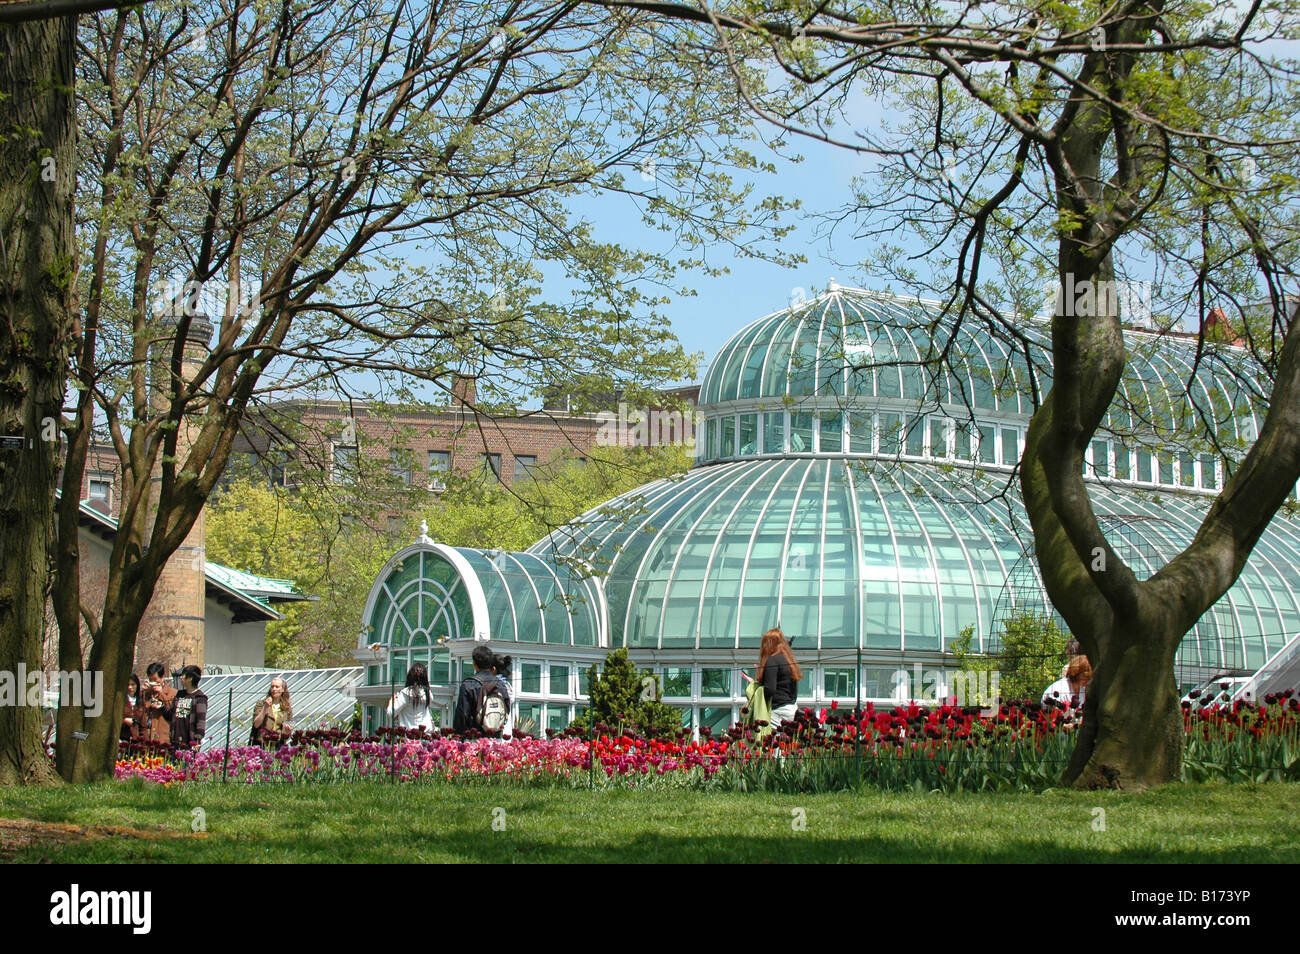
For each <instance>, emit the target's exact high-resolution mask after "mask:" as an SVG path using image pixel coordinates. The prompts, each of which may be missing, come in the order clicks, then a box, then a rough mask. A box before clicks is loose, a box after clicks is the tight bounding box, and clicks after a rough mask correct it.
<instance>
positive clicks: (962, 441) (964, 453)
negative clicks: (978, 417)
mask: <svg viewBox="0 0 1300 954" xmlns="http://www.w3.org/2000/svg"><path fill="white" fill-rule="evenodd" d="M953 436H954V443H955V444H956V450H955V454H956V457H957V459H958V460H970V459H971V453H972V448H971V425H970V422H969V421H961V422H959V423H957V424H956V426H955V427H954V428H953Z"/></svg>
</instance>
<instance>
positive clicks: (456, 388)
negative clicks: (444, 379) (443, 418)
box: [451, 373, 477, 407]
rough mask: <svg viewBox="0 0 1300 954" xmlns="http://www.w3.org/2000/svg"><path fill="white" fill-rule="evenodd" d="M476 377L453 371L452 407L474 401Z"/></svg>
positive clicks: (469, 403) (470, 403) (463, 405)
mask: <svg viewBox="0 0 1300 954" xmlns="http://www.w3.org/2000/svg"><path fill="white" fill-rule="evenodd" d="M476 380H477V379H476V378H475V377H474V376H473V375H468V374H460V373H453V374H452V376H451V404H452V407H466V406H468V405H472V404H473V403H474V398H475V394H476V390H477V387H476V384H475V382H476Z"/></svg>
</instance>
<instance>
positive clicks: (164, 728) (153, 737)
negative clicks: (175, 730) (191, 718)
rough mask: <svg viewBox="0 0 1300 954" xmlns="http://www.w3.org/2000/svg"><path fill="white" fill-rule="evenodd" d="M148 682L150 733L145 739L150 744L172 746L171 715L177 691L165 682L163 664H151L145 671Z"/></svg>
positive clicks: (146, 707) (146, 697)
mask: <svg viewBox="0 0 1300 954" xmlns="http://www.w3.org/2000/svg"><path fill="white" fill-rule="evenodd" d="M145 675H146V676H147V677H148V681H147V682H146V683H145V684H144V698H145V709H146V710H147V711H148V713H149V731H148V732H147V733H145V734H144V736H143V738H144V739H145V740H146V741H149V742H159V743H161V744H162V745H171V742H172V723H171V717H170V715H169V713H170V712H171V707H172V702H174V701H175V699H176V690H175V689H173V688H172V687H171V686H169V685H167V683H165V682H163V666H162V663H156V662H155V663H150V664H149V668H148V669H146V670H145Z"/></svg>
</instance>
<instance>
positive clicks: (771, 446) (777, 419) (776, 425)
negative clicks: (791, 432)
mask: <svg viewBox="0 0 1300 954" xmlns="http://www.w3.org/2000/svg"><path fill="white" fill-rule="evenodd" d="M763 453H764V454H784V453H785V412H784V411H768V412H767V413H766V414H764V415H763Z"/></svg>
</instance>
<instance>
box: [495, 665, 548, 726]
mask: <svg viewBox="0 0 1300 954" xmlns="http://www.w3.org/2000/svg"><path fill="white" fill-rule="evenodd" d="M513 662H514V659H513V658H512V657H510V656H503V655H502V654H501V653H494V654H493V656H492V675H494V676H496V677H497V683H498V684H499V685H500V686H501V691H502V692H503V693H504V694H505V697H506V711H507V713H508V714H507V716H506V724H505V727H504V728H503V729H502V730H501V734H502V735H512V734H514V728H515V719H514V709H515V707H514V698H515V692H514V689H513V688H512V687H511V685H510V666H511V664H512V663H513ZM553 688H554V687H552V689H553Z"/></svg>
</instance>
